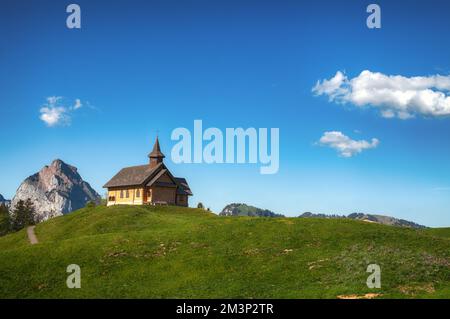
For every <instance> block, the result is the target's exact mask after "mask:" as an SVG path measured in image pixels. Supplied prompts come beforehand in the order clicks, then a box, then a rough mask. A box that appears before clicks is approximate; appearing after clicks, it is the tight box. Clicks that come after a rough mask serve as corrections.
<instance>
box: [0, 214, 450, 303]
mask: <svg viewBox="0 0 450 319" xmlns="http://www.w3.org/2000/svg"><path fill="white" fill-rule="evenodd" d="M448 233H449V232H448V231H445V230H440V231H438V234H435V233H433V232H431V231H429V230H414V229H405V228H396V227H390V226H384V225H378V224H372V223H366V222H359V221H353V220H344V219H343V220H341V219H336V220H334V219H315V218H308V219H299V218H251V217H218V216H216V215H214V214H210V213H206V212H205V211H203V210H198V209H190V208H181V207H130V206H122V207H117V206H116V207H109V208H107V207H97V208H92V209H87V208H84V209H81V210H79V211H77V212H74V213H71V214H68V215H66V216H61V217H57V218H54V219H52V220H49V221H47V222H44V223H41V224H39V225H37V227H36V234H37V236H38V238H39V241H40V243H39V244H37V245H33V246H31V245H29V243H28V242H27V240H26V233H25V231H24V230H22V231H20V232H18V233H15V234H11V235H7V236H5V237H1V238H0V281H1V284H0V297H1V298H17V297H22V298H56V297H60V298H94V297H95V298H108V297H110V298H125V297H126V298H133V297H137V298H170V297H175V298H212V297H216V298H222V297H223V298H231V297H235V298H336V297H337V296H338V295H351V294H358V295H360V294H365V293H380V294H382V296H381V297H382V298H392V297H396V298H411V297H426V298H433V297H434V298H437V297H447V298H449V297H450V238H449V237H447V236H445V234H448ZM371 263H376V264H379V265H380V266H381V269H382V277H381V278H382V279H381V281H382V288H381V289H375V290H373V289H369V288H367V286H366V279H367V276H368V275H369V274H368V273H366V268H367V265H368V264H371ZM69 264H78V265H79V266H80V267H81V289H68V288H67V287H66V278H67V276H68V274H67V273H66V267H67V266H68V265H69Z"/></svg>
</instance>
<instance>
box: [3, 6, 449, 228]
mask: <svg viewBox="0 0 450 319" xmlns="http://www.w3.org/2000/svg"><path fill="white" fill-rule="evenodd" d="M70 3H71V2H68V1H33V2H31V1H10V0H8V1H2V5H1V10H0V39H1V42H0V101H1V104H0V119H1V123H2V125H1V129H0V141H1V144H0V167H2V174H1V178H0V193H1V194H3V195H4V196H5V197H12V196H13V195H14V193H15V190H16V188H17V187H18V186H19V185H20V183H21V181H22V180H23V179H24V178H26V177H27V176H29V175H30V174H32V173H34V172H36V171H38V170H39V169H41V168H42V167H43V166H44V165H46V164H49V163H50V162H51V161H52V160H53V159H55V158H61V159H62V160H64V161H66V162H67V163H70V164H72V165H74V166H76V167H78V169H79V172H80V174H81V175H82V177H83V178H84V179H86V180H87V181H88V182H90V184H91V185H92V186H93V187H94V188H95V189H96V190H97V191H98V192H99V193H101V194H104V190H103V189H102V185H103V184H104V183H105V182H106V181H107V180H108V179H109V178H110V177H112V176H113V175H114V174H115V173H116V171H117V170H119V169H120V168H122V167H125V166H131V165H138V164H143V163H146V162H147V157H146V156H147V154H148V152H149V151H150V150H151V147H152V145H153V140H154V138H155V135H156V131H157V130H158V131H159V137H160V141H161V145H162V148H163V152H164V153H165V154H166V155H167V157H168V158H167V165H168V166H169V168H170V169H171V170H172V171H173V173H174V174H175V175H178V176H184V177H186V178H187V179H188V181H189V183H190V185H191V188H192V190H193V192H194V197H193V198H191V205H196V204H197V202H199V201H202V202H203V203H205V205H207V206H209V207H211V208H212V209H213V210H214V211H216V212H219V211H220V210H221V209H222V208H223V206H225V205H226V204H227V203H230V202H245V203H248V204H252V205H255V206H258V207H263V208H268V209H271V210H273V211H276V212H279V213H284V214H286V215H289V216H296V215H298V214H300V213H302V212H305V211H312V212H317V213H319V212H321V213H330V214H331V213H333V214H348V213H352V212H367V213H379V214H387V215H391V216H396V217H399V218H405V219H409V220H413V221H416V222H419V223H422V224H425V225H429V226H450V161H449V159H450V140H449V138H448V137H449V136H450V118H449V117H448V116H435V115H434V114H423V113H420V112H418V113H417V114H413V115H414V117H413V118H409V119H401V118H398V117H396V116H394V117H392V118H386V116H382V115H381V114H380V112H379V110H380V109H379V108H377V107H376V105H375V106H370V105H368V106H365V107H360V106H358V105H355V103H356V102H355V100H354V99H352V98H350V97H348V98H345V101H344V102H343V101H342V99H341V100H340V101H339V100H334V101H330V100H329V96H327V95H326V94H323V95H321V96H317V94H316V93H317V92H316V93H314V92H313V91H312V89H313V87H314V86H315V85H316V83H317V81H319V80H320V81H322V80H324V79H328V80H329V79H331V78H333V77H334V76H335V74H336V72H337V71H342V72H345V73H344V74H345V75H346V76H347V77H348V79H354V78H357V77H358V76H359V75H360V73H361V72H362V71H364V70H370V71H371V72H379V73H380V74H383V75H386V76H389V75H401V76H403V77H405V78H410V77H413V76H422V77H428V76H433V75H441V76H444V77H446V76H448V75H449V74H450V58H449V57H450V43H449V41H447V40H448V34H449V31H450V19H449V18H448V16H449V14H450V10H449V9H450V4H449V3H448V2H446V1H395V2H394V1H377V2H376V3H378V4H379V5H380V7H381V10H382V28H381V29H377V30H373V29H368V28H367V26H366V18H367V16H368V14H367V13H366V7H367V5H368V4H370V3H371V2H369V1H356V0H355V1H308V2H306V1H218V0H217V1H201V0H196V1H190V0H185V1H92V0H90V1H76V3H78V4H79V5H80V7H81V12H82V28H81V29H80V30H70V29H68V28H67V27H66V25H65V21H66V17H67V16H68V14H67V13H66V12H65V8H66V6H67V5H68V4H70ZM320 83H322V84H323V82H320ZM347 85H348V83H347ZM352 89H353V90H355V91H356V88H352ZM443 94H444V98H445V96H446V95H448V91H447V92H446V91H445V90H444V91H443ZM51 96H61V97H63V99H62V100H61V101H60V103H61V105H63V106H65V107H66V108H68V109H69V108H70V107H72V108H73V106H74V104H75V100H76V99H80V101H81V103H82V105H83V106H82V107H80V108H79V109H77V110H73V109H72V110H70V111H68V113H67V114H68V115H69V116H70V123H68V122H66V123H65V125H55V126H53V127H49V126H48V125H46V123H44V122H43V121H42V120H41V119H40V116H41V115H42V114H41V113H40V110H41V109H42V107H43V105H44V104H45V103H46V102H47V101H46V98H47V97H51ZM374 104H376V102H374ZM419 106H420V105H419ZM419 106H416V109H417V108H419ZM383 107H384V108H388V109H389V108H391V105H389V103H388V104H384V105H383ZM195 119H201V120H202V121H203V126H204V127H205V128H207V127H218V128H220V129H222V130H225V128H227V127H233V128H235V127H244V128H247V127H256V128H258V127H266V128H273V127H275V128H279V129H280V169H279V172H278V173H277V174H274V175H260V174H259V164H256V165H255V164H243V165H242V164H241V165H237V164H234V165H233V164H177V165H175V164H174V163H171V160H170V156H169V155H170V150H171V148H172V146H173V145H174V144H175V142H174V141H171V139H170V134H171V132H172V130H174V129H175V128H177V127H186V128H189V129H192V128H193V121H194V120H195ZM325 132H341V133H342V134H343V135H345V136H347V137H349V138H350V139H352V140H356V141H361V140H365V141H369V142H370V141H371V139H372V138H376V139H378V140H379V144H378V145H377V146H376V147H374V148H371V149H365V150H362V151H361V153H359V154H355V155H353V156H351V157H343V156H339V154H338V152H337V151H336V150H335V149H333V148H330V147H327V146H326V145H322V146H321V145H320V143H318V141H319V140H320V139H321V137H322V136H323V135H324V133H325Z"/></svg>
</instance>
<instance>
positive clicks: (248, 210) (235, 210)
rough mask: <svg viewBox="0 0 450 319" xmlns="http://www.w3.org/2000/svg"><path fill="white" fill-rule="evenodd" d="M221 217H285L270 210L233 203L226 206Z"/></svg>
mask: <svg viewBox="0 0 450 319" xmlns="http://www.w3.org/2000/svg"><path fill="white" fill-rule="evenodd" d="M219 215H220V216H250V217H285V216H284V215H281V214H276V213H274V212H272V211H270V210H268V209H262V208H258V207H255V206H250V205H247V204H243V203H232V204H228V205H227V206H225V207H224V208H223V209H222V211H221V212H220V213H219Z"/></svg>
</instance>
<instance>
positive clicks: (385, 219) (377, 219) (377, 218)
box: [298, 212, 427, 229]
mask: <svg viewBox="0 0 450 319" xmlns="http://www.w3.org/2000/svg"><path fill="white" fill-rule="evenodd" d="M298 217H299V218H311V217H312V218H346V219H353V220H361V221H366V222H372V223H378V224H383V225H389V226H397V227H409V228H415V229H423V228H427V227H426V226H423V225H420V224H417V223H414V222H411V221H408V220H405V219H398V218H395V217H391V216H385V215H377V214H364V213H353V214H350V215H348V216H345V215H326V214H313V213H309V212H308V213H304V214H302V215H300V216H298Z"/></svg>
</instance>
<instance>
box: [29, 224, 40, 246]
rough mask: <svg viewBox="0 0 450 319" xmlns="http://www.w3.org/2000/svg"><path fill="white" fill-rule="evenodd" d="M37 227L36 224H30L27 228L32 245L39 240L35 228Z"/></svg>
mask: <svg viewBox="0 0 450 319" xmlns="http://www.w3.org/2000/svg"><path fill="white" fill-rule="evenodd" d="M35 227H36V226H29V227H28V228H27V235H28V239H29V240H30V244H31V245H34V244H37V243H38V242H39V241H38V239H37V237H36V234H35V233H34V228H35Z"/></svg>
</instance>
